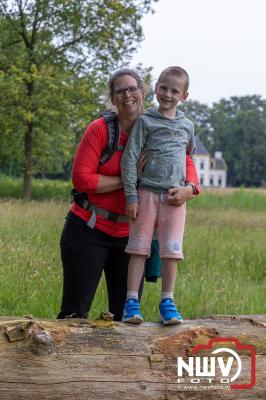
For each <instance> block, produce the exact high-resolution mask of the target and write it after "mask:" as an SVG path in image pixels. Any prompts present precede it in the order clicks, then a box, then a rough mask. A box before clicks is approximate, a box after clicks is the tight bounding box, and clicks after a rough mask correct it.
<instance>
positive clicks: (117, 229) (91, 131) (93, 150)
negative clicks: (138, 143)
mask: <svg viewBox="0 0 266 400" xmlns="http://www.w3.org/2000/svg"><path fill="white" fill-rule="evenodd" d="M107 139H108V131H107V125H106V123H105V121H104V119H103V118H99V119H97V120H95V121H93V122H92V123H91V124H90V125H89V126H88V127H87V129H86V131H85V134H84V135H83V137H82V139H81V142H80V143H79V145H78V148H77V151H76V154H75V158H74V162H73V168H72V182H73V185H74V187H75V188H76V190H77V191H78V192H86V193H87V196H88V199H89V200H90V201H91V203H93V204H94V205H95V206H97V207H100V208H103V209H105V210H109V211H113V212H116V213H118V214H121V215H124V214H125V196H124V192H123V190H122V189H120V190H115V191H112V192H108V193H95V192H96V190H97V187H98V180H99V174H101V175H105V176H120V175H121V169H120V162H121V157H122V154H123V151H116V152H115V153H114V154H113V155H112V157H111V158H110V160H108V161H107V162H106V163H105V164H103V165H102V166H99V160H100V157H101V154H102V152H103V150H104V149H105V147H106V145H107ZM127 140H128V135H127V134H125V133H124V132H123V131H121V135H120V142H119V145H121V146H125V145H126V143H127ZM186 168H187V171H186V180H187V181H190V182H193V183H194V184H195V185H196V187H197V189H198V177H197V172H196V168H195V165H194V163H193V160H192V159H191V158H190V157H188V156H187V158H186ZM71 211H72V212H73V213H74V214H76V215H77V216H78V217H80V218H82V219H83V220H84V221H88V220H89V218H90V215H91V212H89V211H86V210H84V209H83V208H81V207H79V206H78V205H77V204H75V203H74V204H73V205H72V207H71ZM95 228H96V229H98V230H99V231H102V232H104V233H107V234H108V235H110V236H114V237H125V236H128V234H129V228H128V223H127V222H112V221H108V220H106V219H105V218H104V217H101V216H100V215H97V221H96V225H95Z"/></svg>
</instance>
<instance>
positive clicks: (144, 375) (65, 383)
mask: <svg viewBox="0 0 266 400" xmlns="http://www.w3.org/2000/svg"><path fill="white" fill-rule="evenodd" d="M105 319H106V318H105ZM105 319H103V320H98V321H87V320H74V319H69V320H63V321H52V320H40V319H30V318H19V319H18V318H11V317H9V318H8V317H2V318H0V399H1V400H2V399H3V400H18V399H19V400H26V399H27V400H28V399H29V400H46V399H49V400H58V399H60V400H61V399H69V400H74V399H75V400H83V399H84V400H100V399H104V400H109V399H112V400H124V399H125V400H131V399H137V400H142V399H152V400H159V399H160V400H172V399H173V400H178V399H180V400H181V399H182V400H183V399H189V400H194V399H195V400H196V399H202V400H203V399H204V400H205V399H237V400H238V399H239V400H240V399H243V400H244V399H245V400H246V399H251V398H252V399H261V400H262V399H263V400H265V399H266V383H265V381H266V373H265V371H266V329H265V328H266V316H263V315H260V316H258V315H257V316H234V317H233V316H232V317H230V316H215V317H206V318H202V319H198V320H186V321H184V323H183V324H182V325H179V326H167V327H166V326H162V325H161V324H159V323H144V324H141V325H139V326H134V325H133V326H132V325H127V324H123V323H114V322H112V321H109V320H108V318H107V320H105ZM218 338H226V339H227V341H226V342H221V339H218ZM228 338H235V339H236V340H237V341H238V342H239V343H241V345H242V347H243V348H241V349H240V348H238V347H237V345H236V343H235V342H234V341H233V340H232V339H230V340H231V341H230V342H229V339H228ZM210 343H212V345H211V346H210ZM197 345H198V347H197V349H198V352H197V353H195V349H196V347H195V346H197ZM207 345H209V346H210V347H211V350H210V349H206V347H207ZM199 346H201V347H199ZM212 346H213V347H212ZM225 347H226V348H227V349H228V348H231V349H234V351H235V352H237V354H238V355H239V356H240V359H241V368H242V369H241V374H240V375H239V377H238V379H237V380H236V381H235V382H234V384H240V385H242V386H244V388H242V389H241V388H240V389H237V388H232V387H230V385H229V384H228V382H225V383H224V382H223V383H222V382H221V379H222V378H223V379H224V380H226V381H227V380H228V379H229V378H228V379H227V378H224V376H225V375H223V376H222V375H221V371H220V374H219V372H217V370H216V375H215V378H210V376H209V377H204V376H201V377H200V379H198V378H195V376H194V378H193V377H191V376H188V373H187V371H185V369H184V368H183V371H185V372H186V374H184V377H182V378H180V375H178V373H177V358H178V357H182V360H184V362H186V365H187V370H188V372H189V369H188V365H189V362H190V361H189V357H195V356H198V358H199V357H200V356H201V360H203V358H202V357H203V356H204V355H205V357H209V356H210V355H211V354H210V353H211V351H213V349H214V348H216V349H217V348H218V349H219V348H225ZM250 349H251V350H252V349H255V352H256V354H252V352H251V351H250ZM232 354H233V353H232ZM212 356H213V355H212ZM253 356H254V359H253ZM179 360H180V359H179ZM193 360H194V359H193ZM193 360H192V361H193ZM208 360H209V362H210V359H208ZM252 360H253V361H254V360H255V365H253V364H252V362H253V361H252ZM228 361H230V353H228V354H226V352H225V353H224V354H223V363H224V364H223V366H224V368H226V367H228V364H226V363H227V362H228ZM233 362H234V363H235V364H237V362H236V358H234V357H233ZM229 364H230V363H229ZM219 365H220V364H219ZM201 367H202V366H201ZM205 367H206V368H207V367H210V365H209V366H208V365H207V366H205ZM238 367H239V365H234V364H233V365H232V369H231V370H233V372H234V369H235V370H236V369H237V368H238ZM253 367H254V368H256V371H254V370H252V368H253ZM217 369H218V368H217ZM193 370H194V372H195V366H194V367H193ZM179 372H180V371H179ZM190 372H191V369H190ZM201 372H202V369H201ZM205 372H206V371H205ZM227 372H228V371H227ZM230 372H232V371H230ZM254 373H255V375H254ZM252 374H253V375H252ZM205 375H206V374H205ZM178 379H179V380H181V382H178ZM182 379H183V380H184V381H182ZM193 379H194V380H195V379H198V380H199V381H197V382H196V383H195V382H191V381H192V380H193ZM252 379H253V380H252ZM254 379H255V382H254ZM230 384H231V386H232V382H230Z"/></svg>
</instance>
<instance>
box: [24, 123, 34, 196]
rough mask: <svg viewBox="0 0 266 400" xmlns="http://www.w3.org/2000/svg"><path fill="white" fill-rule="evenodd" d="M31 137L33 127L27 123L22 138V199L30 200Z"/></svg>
mask: <svg viewBox="0 0 266 400" xmlns="http://www.w3.org/2000/svg"><path fill="white" fill-rule="evenodd" d="M32 135H33V125H32V123H28V127H27V131H26V133H25V138H24V154H25V164H24V180H23V198H24V199H25V200H30V199H31V177H32Z"/></svg>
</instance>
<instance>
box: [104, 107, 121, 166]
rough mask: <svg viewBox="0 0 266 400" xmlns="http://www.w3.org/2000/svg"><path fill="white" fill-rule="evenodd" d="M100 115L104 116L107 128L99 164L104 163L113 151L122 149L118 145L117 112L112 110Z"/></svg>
mask: <svg viewBox="0 0 266 400" xmlns="http://www.w3.org/2000/svg"><path fill="white" fill-rule="evenodd" d="M102 117H103V118H104V120H105V122H106V125H107V128H108V143H107V146H106V147H105V149H104V150H103V152H102V155H101V158H100V165H103V164H104V163H106V162H107V161H108V160H109V159H110V158H111V157H112V155H113V154H114V152H115V151H117V150H123V148H121V146H118V143H119V140H120V129H119V123H118V119H117V114H116V113H115V112H113V111H112V112H107V113H103V114H102Z"/></svg>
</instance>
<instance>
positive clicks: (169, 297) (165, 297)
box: [161, 292, 174, 300]
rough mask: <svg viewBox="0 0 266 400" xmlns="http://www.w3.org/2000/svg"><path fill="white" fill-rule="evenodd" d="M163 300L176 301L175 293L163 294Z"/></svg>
mask: <svg viewBox="0 0 266 400" xmlns="http://www.w3.org/2000/svg"><path fill="white" fill-rule="evenodd" d="M163 299H172V300H173V299H174V293H173V292H162V297H161V300H163Z"/></svg>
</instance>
